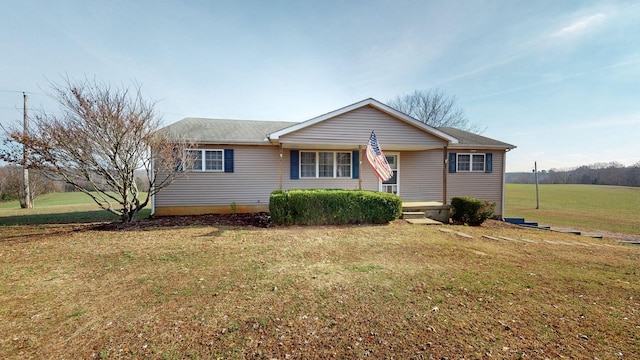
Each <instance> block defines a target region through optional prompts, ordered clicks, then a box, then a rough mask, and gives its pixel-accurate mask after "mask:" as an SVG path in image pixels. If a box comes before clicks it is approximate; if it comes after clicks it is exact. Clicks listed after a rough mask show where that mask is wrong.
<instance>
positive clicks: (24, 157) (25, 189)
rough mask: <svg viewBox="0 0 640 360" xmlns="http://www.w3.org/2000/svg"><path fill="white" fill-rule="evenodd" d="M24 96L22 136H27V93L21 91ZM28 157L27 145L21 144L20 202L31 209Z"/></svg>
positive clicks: (25, 207)
mask: <svg viewBox="0 0 640 360" xmlns="http://www.w3.org/2000/svg"><path fill="white" fill-rule="evenodd" d="M22 96H23V97H24V109H23V113H22V114H23V116H22V120H23V124H24V129H23V133H22V135H23V136H25V137H26V136H27V134H28V132H29V117H28V116H27V94H26V93H24V92H23V93H22ZM28 158H29V154H28V153H27V146H26V145H22V181H23V188H22V189H23V193H24V203H23V204H22V205H23V206H22V208H24V209H31V208H33V203H32V202H31V189H30V188H29V169H28V168H27V160H28Z"/></svg>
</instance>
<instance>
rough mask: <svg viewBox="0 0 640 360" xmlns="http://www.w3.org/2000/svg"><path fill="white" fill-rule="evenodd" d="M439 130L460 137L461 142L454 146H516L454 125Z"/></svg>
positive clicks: (506, 147) (509, 147)
mask: <svg viewBox="0 0 640 360" xmlns="http://www.w3.org/2000/svg"><path fill="white" fill-rule="evenodd" d="M438 130H440V131H442V132H443V133H446V134H449V135H451V136H453V137H454V138H456V139H458V141H459V143H458V144H455V145H454V146H452V147H482V148H505V149H513V148H515V146H514V145H511V144H507V143H505V142H502V141H498V140H494V139H491V138H488V137H485V136H482V135H478V134H474V133H471V132H468V131H464V130H460V129H456V128H452V127H439V128H438Z"/></svg>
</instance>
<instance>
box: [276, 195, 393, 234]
mask: <svg viewBox="0 0 640 360" xmlns="http://www.w3.org/2000/svg"><path fill="white" fill-rule="evenodd" d="M269 211H270V212H271V221H273V222H274V223H276V224H282V225H294V224H298V225H327V224H384V223H388V222H389V221H392V220H395V219H397V218H399V217H400V215H401V214H402V199H400V197H399V196H397V195H394V194H387V193H381V192H376V191H366V190H339V189H295V190H285V191H281V190H276V191H274V192H272V193H271V198H270V199H269Z"/></svg>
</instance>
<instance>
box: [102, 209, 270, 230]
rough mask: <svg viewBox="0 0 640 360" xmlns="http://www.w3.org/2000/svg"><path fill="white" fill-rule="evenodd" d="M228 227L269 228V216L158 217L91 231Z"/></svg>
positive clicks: (103, 225) (107, 225)
mask: <svg viewBox="0 0 640 360" xmlns="http://www.w3.org/2000/svg"><path fill="white" fill-rule="evenodd" d="M194 225H198V226H203V225H204V226H230V227H258V228H267V227H271V226H272V223H271V216H270V215H269V214H268V213H264V212H262V213H250V214H206V215H189V216H159V217H154V218H150V219H141V220H136V221H134V222H131V223H127V224H123V223H120V222H113V223H104V224H97V225H93V226H92V229H93V230H144V229H148V228H159V227H185V226H194Z"/></svg>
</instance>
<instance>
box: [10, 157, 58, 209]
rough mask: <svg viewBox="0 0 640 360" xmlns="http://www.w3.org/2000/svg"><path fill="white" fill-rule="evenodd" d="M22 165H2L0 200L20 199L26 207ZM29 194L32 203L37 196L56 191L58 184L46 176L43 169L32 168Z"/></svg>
mask: <svg viewBox="0 0 640 360" xmlns="http://www.w3.org/2000/svg"><path fill="white" fill-rule="evenodd" d="M23 180H24V178H23V173H22V167H21V166H16V165H7V166H3V167H0V201H3V200H13V199H20V206H21V207H23V208H24V204H23V202H24V186H23ZM29 188H30V189H31V191H30V192H29V196H30V197H31V199H30V200H31V203H32V204H33V200H34V198H35V197H37V196H38V195H41V194H46V193H50V192H54V191H56V184H55V183H54V182H53V181H52V180H50V179H48V178H47V177H45V176H44V175H43V174H42V171H39V170H38V169H32V171H31V172H30V173H29Z"/></svg>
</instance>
